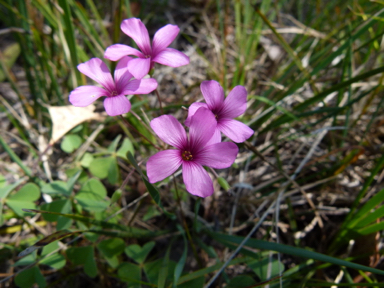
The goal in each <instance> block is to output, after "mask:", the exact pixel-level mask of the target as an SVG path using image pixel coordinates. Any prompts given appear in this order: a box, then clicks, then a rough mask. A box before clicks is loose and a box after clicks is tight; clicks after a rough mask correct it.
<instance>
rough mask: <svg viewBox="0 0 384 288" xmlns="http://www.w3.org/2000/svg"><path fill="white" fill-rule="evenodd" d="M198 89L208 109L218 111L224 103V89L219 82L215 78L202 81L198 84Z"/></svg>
mask: <svg viewBox="0 0 384 288" xmlns="http://www.w3.org/2000/svg"><path fill="white" fill-rule="evenodd" d="M200 90H201V93H203V96H204V99H205V101H206V102H207V104H208V107H209V109H211V110H212V111H216V112H218V110H220V109H221V107H222V106H223V103H224V90H223V87H221V85H220V84H219V82H217V81H215V80H210V81H203V82H202V83H201V84H200Z"/></svg>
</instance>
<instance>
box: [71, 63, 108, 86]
mask: <svg viewBox="0 0 384 288" xmlns="http://www.w3.org/2000/svg"><path fill="white" fill-rule="evenodd" d="M77 69H79V71H80V72H81V73H83V74H84V75H86V76H88V77H89V78H91V79H93V80H95V81H96V82H97V83H99V84H101V85H102V86H103V87H104V88H105V89H107V90H109V91H111V90H113V89H114V88H115V82H114V81H113V79H112V75H111V72H110V71H109V69H108V67H107V65H105V63H104V62H103V61H102V60H101V59H99V58H92V59H90V60H88V61H87V62H85V63H81V64H79V65H78V66H77Z"/></svg>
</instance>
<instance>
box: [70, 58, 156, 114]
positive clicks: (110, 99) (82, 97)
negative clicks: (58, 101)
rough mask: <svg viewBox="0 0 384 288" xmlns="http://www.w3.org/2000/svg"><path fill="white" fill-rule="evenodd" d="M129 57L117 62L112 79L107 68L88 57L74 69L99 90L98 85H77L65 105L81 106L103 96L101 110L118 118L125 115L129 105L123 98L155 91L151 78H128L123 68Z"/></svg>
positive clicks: (125, 68) (96, 59)
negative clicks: (92, 82)
mask: <svg viewBox="0 0 384 288" xmlns="http://www.w3.org/2000/svg"><path fill="white" fill-rule="evenodd" d="M131 59H132V58H131V57H127V56H126V57H123V58H122V59H121V60H120V61H119V63H117V66H116V69H115V75H114V79H113V78H112V75H111V72H110V71H109V69H108V67H107V65H105V63H104V62H103V61H102V60H101V59H99V58H92V59H90V60H89V61H87V62H85V63H82V64H80V65H78V66H77V69H79V71H80V72H81V73H83V74H84V75H86V76H88V77H89V78H91V79H93V80H95V81H96V82H97V83H99V84H100V85H101V86H103V88H101V87H98V86H91V85H86V86H80V87H77V88H76V89H75V90H73V91H72V92H71V94H69V102H71V103H72V104H73V105H74V106H78V107H85V106H88V105H89V104H91V103H93V102H94V101H95V100H96V99H98V98H100V97H102V96H106V97H107V98H105V100H104V107H105V111H106V112H107V114H108V115H110V116H116V115H121V114H124V113H127V112H129V110H130V109H131V103H130V102H129V100H128V99H127V97H126V96H125V95H128V94H130V95H132V94H147V93H150V92H152V91H153V90H155V89H156V88H157V82H156V80H155V79H141V80H137V79H131V78H132V74H131V73H129V71H128V69H127V63H129V61H132V60H131Z"/></svg>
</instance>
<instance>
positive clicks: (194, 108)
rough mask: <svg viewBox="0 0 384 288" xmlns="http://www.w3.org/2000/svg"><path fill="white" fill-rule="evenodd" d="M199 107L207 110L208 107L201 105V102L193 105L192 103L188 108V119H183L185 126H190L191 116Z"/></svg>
mask: <svg viewBox="0 0 384 288" xmlns="http://www.w3.org/2000/svg"><path fill="white" fill-rule="evenodd" d="M201 107H204V108H207V109H208V105H207V104H205V103H201V102H195V103H192V104H191V106H189V108H188V117H187V119H185V122H184V125H185V126H187V127H189V126H190V125H191V119H192V116H193V115H195V113H196V111H197V110H198V109H199V108H201Z"/></svg>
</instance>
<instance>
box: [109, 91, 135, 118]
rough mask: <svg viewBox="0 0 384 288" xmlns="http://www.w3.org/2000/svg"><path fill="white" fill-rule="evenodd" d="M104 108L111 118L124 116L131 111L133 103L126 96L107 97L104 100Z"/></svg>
mask: <svg viewBox="0 0 384 288" xmlns="http://www.w3.org/2000/svg"><path fill="white" fill-rule="evenodd" d="M104 108H105V111H106V112H107V114H108V115H109V116H117V115H122V114H125V113H128V112H129V110H131V102H129V100H128V99H127V97H125V96H124V95H117V96H113V97H107V98H105V100H104Z"/></svg>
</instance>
